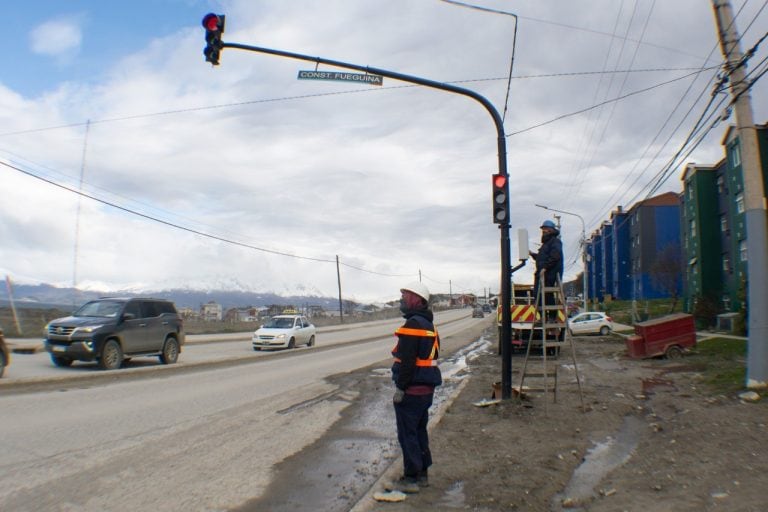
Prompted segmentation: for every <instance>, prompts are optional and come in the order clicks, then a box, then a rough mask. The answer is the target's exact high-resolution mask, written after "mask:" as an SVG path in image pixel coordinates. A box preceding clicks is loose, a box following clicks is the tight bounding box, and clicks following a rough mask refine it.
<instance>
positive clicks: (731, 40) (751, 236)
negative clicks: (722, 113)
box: [712, 0, 768, 389]
mask: <svg viewBox="0 0 768 512" xmlns="http://www.w3.org/2000/svg"><path fill="white" fill-rule="evenodd" d="M712 8H713V9H714V12H715V21H716V24H717V33H718V38H719V39H720V49H721V50H722V52H723V56H724V57H725V61H726V62H725V66H724V68H725V72H726V73H727V74H728V76H729V83H730V85H731V95H732V96H733V102H734V111H735V112H736V129H737V132H738V134H739V145H740V151H741V168H742V170H743V173H744V175H743V179H744V208H745V212H744V217H745V219H746V222H747V240H746V242H747V258H748V259H747V308H748V309H747V314H748V315H749V321H748V329H749V333H748V338H747V346H748V350H747V379H746V380H747V382H746V385H747V387H748V388H753V389H760V388H766V387H768V317H766V315H765V312H766V311H768V272H767V271H766V269H767V268H768V229H766V228H767V226H768V224H766V200H765V184H764V183H763V176H762V172H761V167H760V150H759V146H758V139H757V128H755V123H754V120H753V118H752V100H751V98H750V94H749V87H750V82H749V81H748V80H747V79H746V62H745V61H743V54H742V50H741V44H740V38H739V34H738V32H737V30H736V25H735V23H734V20H733V8H732V7H731V2H730V0H712Z"/></svg>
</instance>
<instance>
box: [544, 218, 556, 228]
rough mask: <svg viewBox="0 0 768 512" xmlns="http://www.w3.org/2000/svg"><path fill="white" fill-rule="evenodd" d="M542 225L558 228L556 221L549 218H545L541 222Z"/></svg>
mask: <svg viewBox="0 0 768 512" xmlns="http://www.w3.org/2000/svg"><path fill="white" fill-rule="evenodd" d="M541 227H542V228H552V229H557V227H556V226H555V223H554V222H552V221H551V220H549V219H547V220H545V221H544V222H542V223H541Z"/></svg>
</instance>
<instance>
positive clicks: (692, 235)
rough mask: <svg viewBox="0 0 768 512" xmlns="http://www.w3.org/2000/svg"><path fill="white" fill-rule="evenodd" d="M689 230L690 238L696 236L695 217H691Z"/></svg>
mask: <svg viewBox="0 0 768 512" xmlns="http://www.w3.org/2000/svg"><path fill="white" fill-rule="evenodd" d="M690 230H691V238H696V219H691V222H690Z"/></svg>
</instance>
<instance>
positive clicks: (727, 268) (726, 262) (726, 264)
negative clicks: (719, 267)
mask: <svg viewBox="0 0 768 512" xmlns="http://www.w3.org/2000/svg"><path fill="white" fill-rule="evenodd" d="M723 272H725V273H726V274H730V273H731V257H730V256H728V254H723Z"/></svg>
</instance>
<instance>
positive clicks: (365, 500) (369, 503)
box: [349, 375, 472, 512]
mask: <svg viewBox="0 0 768 512" xmlns="http://www.w3.org/2000/svg"><path fill="white" fill-rule="evenodd" d="M471 378H472V376H471V375H470V376H468V377H465V378H463V379H462V380H461V382H459V385H458V386H456V389H455V390H454V391H453V392H452V393H451V394H450V395H449V396H448V397H447V398H446V399H445V400H443V401H442V402H440V404H439V405H438V406H437V410H436V411H435V413H434V414H433V415H432V419H431V421H430V422H429V426H428V427H427V428H428V431H429V433H430V434H431V433H432V432H433V431H434V430H435V427H437V425H439V424H440V421H441V420H442V419H443V416H445V413H446V412H447V411H448V409H449V408H450V407H451V405H453V402H454V401H455V400H456V398H458V396H459V395H460V394H461V392H462V391H463V390H464V387H466V385H467V383H468V382H469V379H471ZM400 462H401V457H400V455H399V454H398V456H397V457H395V458H394V459H392V462H391V463H390V464H389V467H388V468H387V469H386V470H384V472H383V473H382V474H381V476H380V477H379V478H377V479H376V481H375V482H373V484H372V485H371V487H370V489H368V491H367V492H366V493H365V494H364V495H363V496H361V497H360V499H359V500H358V501H357V503H356V504H355V505H354V506H353V507H352V508H350V509H349V512H368V511H370V510H372V507H374V506H375V505H376V504H378V503H379V502H378V501H376V500H374V499H373V495H374V494H375V493H377V492H379V491H381V490H382V489H383V487H384V483H385V482H390V481H393V480H396V479H397V478H398V477H399V475H400V465H399V463H400Z"/></svg>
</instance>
